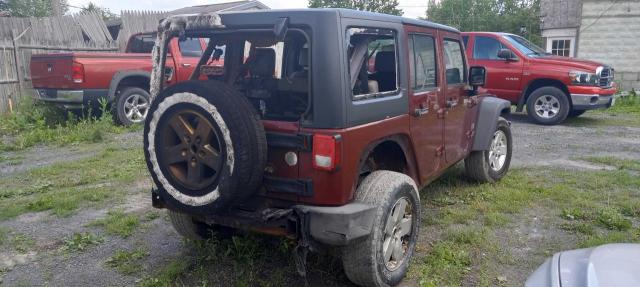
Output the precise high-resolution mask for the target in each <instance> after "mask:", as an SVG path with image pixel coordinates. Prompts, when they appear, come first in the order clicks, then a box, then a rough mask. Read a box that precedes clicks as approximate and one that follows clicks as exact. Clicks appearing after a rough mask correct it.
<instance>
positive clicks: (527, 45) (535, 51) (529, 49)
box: [503, 35, 547, 56]
mask: <svg viewBox="0 0 640 287" xmlns="http://www.w3.org/2000/svg"><path fill="white" fill-rule="evenodd" d="M503 37H504V39H506V40H507V41H509V43H511V45H513V46H514V47H515V48H516V49H518V51H520V52H522V53H523V54H525V55H527V56H544V55H546V54H547V53H546V52H545V50H544V49H542V48H540V47H538V46H536V44H533V43H531V42H529V41H528V40H527V39H525V38H522V37H520V36H515V35H504V36H503Z"/></svg>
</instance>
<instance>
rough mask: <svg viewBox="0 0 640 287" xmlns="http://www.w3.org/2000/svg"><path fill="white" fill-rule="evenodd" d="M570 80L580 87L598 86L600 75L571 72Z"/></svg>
mask: <svg viewBox="0 0 640 287" xmlns="http://www.w3.org/2000/svg"><path fill="white" fill-rule="evenodd" d="M569 79H570V80H571V83H572V84H574V85H579V86H597V85H598V81H599V78H598V75H597V74H596V73H590V72H584V71H571V72H569Z"/></svg>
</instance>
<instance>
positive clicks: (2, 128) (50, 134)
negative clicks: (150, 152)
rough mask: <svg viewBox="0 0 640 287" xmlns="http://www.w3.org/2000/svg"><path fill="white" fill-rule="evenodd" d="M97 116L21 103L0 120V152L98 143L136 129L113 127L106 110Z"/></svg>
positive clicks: (26, 102) (30, 101) (29, 101)
mask: <svg viewBox="0 0 640 287" xmlns="http://www.w3.org/2000/svg"><path fill="white" fill-rule="evenodd" d="M99 114H100V116H94V115H92V114H91V113H90V112H89V113H88V114H85V115H81V116H77V115H74V114H72V113H70V112H65V111H64V110H62V109H60V108H57V107H55V106H52V105H48V104H43V103H34V102H33V101H32V100H24V101H22V102H21V103H20V105H19V106H18V108H17V109H16V111H15V112H14V113H12V114H8V115H4V116H1V117H0V136H4V138H5V140H3V141H2V142H0V150H5V151H7V150H24V149H26V148H29V147H32V146H35V145H39V144H47V145H59V146H63V145H69V144H77V143H95V142H101V141H103V139H104V136H105V134H106V133H120V132H123V131H127V130H131V129H139V127H133V128H125V127H119V126H116V125H115V124H114V123H113V121H112V119H111V115H110V112H109V109H108V108H107V106H106V103H103V104H102V106H101V108H100V113H99Z"/></svg>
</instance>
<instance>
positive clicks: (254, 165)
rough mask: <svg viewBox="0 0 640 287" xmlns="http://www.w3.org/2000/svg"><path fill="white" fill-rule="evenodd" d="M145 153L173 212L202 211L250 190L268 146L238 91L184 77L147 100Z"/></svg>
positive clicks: (257, 181) (258, 176)
mask: <svg viewBox="0 0 640 287" xmlns="http://www.w3.org/2000/svg"><path fill="white" fill-rule="evenodd" d="M144 152H145V158H146V162H147V167H148V169H149V171H150V172H151V177H152V178H153V180H154V182H155V184H156V186H157V187H158V195H159V196H160V197H161V199H162V200H164V201H165V203H167V204H168V205H169V206H171V207H172V208H173V209H175V210H176V211H179V212H184V213H187V214H200V215H206V214H212V213H215V212H218V211H220V210H222V209H225V208H228V207H230V205H232V204H233V203H235V202H238V201H241V200H243V199H245V198H247V197H248V196H250V195H251V194H253V193H254V192H255V190H256V189H257V187H258V185H259V184H260V182H262V175H263V173H264V168H265V166H266V154H267V145H266V136H265V132H264V128H263V126H262V123H261V122H260V119H259V116H258V114H257V113H256V112H255V110H254V109H253V107H252V106H251V105H250V104H249V103H248V102H247V101H246V100H245V99H244V98H243V96H242V95H241V94H239V93H238V92H237V91H235V90H234V89H233V88H232V87H230V86H228V85H226V84H224V83H221V82H217V81H208V82H204V81H188V82H182V83H179V84H176V85H174V86H171V87H169V88H167V89H165V90H164V91H162V92H161V93H160V94H159V95H158V96H157V97H156V98H155V99H154V101H153V102H152V105H151V108H150V110H149V117H148V118H147V120H146V122H145V128H144Z"/></svg>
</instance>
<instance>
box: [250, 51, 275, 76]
mask: <svg viewBox="0 0 640 287" xmlns="http://www.w3.org/2000/svg"><path fill="white" fill-rule="evenodd" d="M251 57H252V58H253V60H252V61H253V63H252V64H251V68H250V69H249V71H250V72H251V75H252V76H258V77H273V74H274V72H275V70H276V51H275V50H273V49H272V48H255V50H254V51H253V54H252V55H251Z"/></svg>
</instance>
